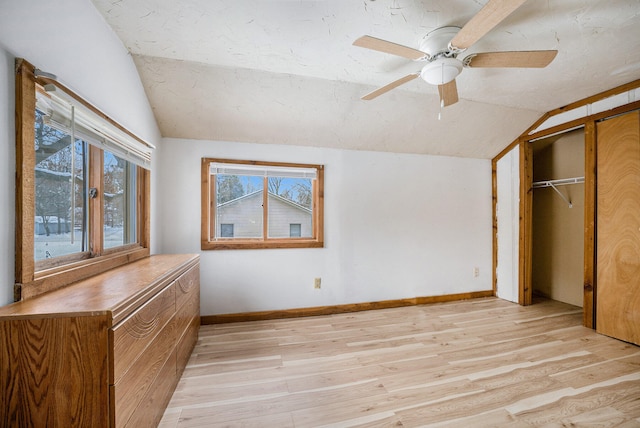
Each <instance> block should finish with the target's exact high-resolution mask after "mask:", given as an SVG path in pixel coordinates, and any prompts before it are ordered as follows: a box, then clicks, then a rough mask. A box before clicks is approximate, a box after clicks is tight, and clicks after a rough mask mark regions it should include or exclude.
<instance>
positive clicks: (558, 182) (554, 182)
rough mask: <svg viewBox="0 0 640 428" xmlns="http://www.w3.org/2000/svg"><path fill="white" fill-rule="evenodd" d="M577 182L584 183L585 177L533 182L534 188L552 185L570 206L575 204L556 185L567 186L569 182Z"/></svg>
mask: <svg viewBox="0 0 640 428" xmlns="http://www.w3.org/2000/svg"><path fill="white" fill-rule="evenodd" d="M577 183H584V177H573V178H561V179H558V180H547V181H536V182H535V183H533V184H532V186H533V188H534V189H538V188H540V187H551V188H552V189H553V190H555V192H556V193H557V194H558V195H559V196H560V197H561V198H562V200H563V201H565V202H566V203H567V204H569V208H573V204H572V203H571V201H570V200H569V199H567V198H566V197H565V196H564V195H563V194H562V192H560V191H559V190H558V189H557V188H556V186H565V185H567V184H577Z"/></svg>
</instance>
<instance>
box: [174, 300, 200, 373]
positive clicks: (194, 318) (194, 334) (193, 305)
mask: <svg viewBox="0 0 640 428" xmlns="http://www.w3.org/2000/svg"><path fill="white" fill-rule="evenodd" d="M176 320H177V325H178V346H176V351H177V359H178V374H179V375H181V374H182V370H183V369H184V366H186V364H187V362H188V361H189V357H190V356H191V351H193V347H194V346H195V344H196V342H197V341H198V330H199V328H200V298H199V293H198V292H197V291H196V292H194V293H192V295H191V299H189V300H188V301H187V302H186V303H185V304H184V305H183V306H182V307H181V308H180V309H179V310H178V312H177V313H176Z"/></svg>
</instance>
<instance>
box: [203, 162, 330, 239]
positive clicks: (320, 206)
mask: <svg viewBox="0 0 640 428" xmlns="http://www.w3.org/2000/svg"><path fill="white" fill-rule="evenodd" d="M212 163H230V164H239V165H255V166H265V167H289V168H313V169H315V170H316V175H317V177H316V179H315V180H314V184H313V189H312V196H313V202H312V213H313V214H312V226H311V229H312V233H311V237H309V238H290V237H286V238H269V237H268V236H267V234H266V233H263V236H262V237H261V238H223V239H214V233H215V218H216V217H215V216H216V202H215V201H216V195H215V186H213V183H212V174H211V173H210V170H211V169H210V168H211V164H212ZM267 197H268V192H264V193H263V214H262V219H263V225H267V224H268V221H269V220H268V219H269V216H268V202H267V203H265V201H266V200H267ZM200 201H201V225H200V230H201V236H200V248H201V249H202V250H236V249H267V248H322V247H324V166H323V165H315V164H302V163H287V162H266V161H254V160H238V159H219V158H202V160H201V194H200ZM263 227H265V228H266V226H263Z"/></svg>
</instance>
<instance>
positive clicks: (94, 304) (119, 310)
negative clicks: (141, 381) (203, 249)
mask: <svg viewBox="0 0 640 428" xmlns="http://www.w3.org/2000/svg"><path fill="white" fill-rule="evenodd" d="M199 258H200V256H199V255H198V254H157V255H152V256H149V257H145V258H144V259H141V260H137V261H135V262H132V263H129V264H126V265H124V266H120V267H117V268H115V269H112V270H109V271H107V272H104V273H101V274H98V275H95V276H93V277H91V278H88V279H84V280H82V281H78V282H76V283H73V284H71V285H69V286H67V287H64V288H61V289H58V290H55V291H52V292H49V293H45V294H42V295H40V296H37V297H34V298H31V299H27V300H24V301H21V302H15V303H11V304H9V305H6V306H3V307H0V320H10V319H25V318H36V317H42V316H47V317H68V316H78V315H98V314H111V321H112V323H113V324H116V323H117V322H119V321H120V320H122V319H123V318H125V317H126V316H127V315H128V314H129V313H131V312H132V311H133V310H134V309H135V308H136V307H138V306H139V305H140V304H141V302H144V301H145V300H146V299H147V297H148V296H149V295H153V294H155V293H156V292H157V291H158V288H160V287H165V286H166V285H168V283H169V282H171V281H173V280H175V279H176V278H177V277H178V276H179V274H180V273H182V272H184V271H186V270H187V269H188V268H190V267H191V266H194V265H196V264H197V263H198V260H199Z"/></svg>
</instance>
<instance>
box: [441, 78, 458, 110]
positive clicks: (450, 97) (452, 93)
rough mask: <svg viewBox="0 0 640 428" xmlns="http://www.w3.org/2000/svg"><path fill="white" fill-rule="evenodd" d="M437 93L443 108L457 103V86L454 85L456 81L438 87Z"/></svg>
mask: <svg viewBox="0 0 640 428" xmlns="http://www.w3.org/2000/svg"><path fill="white" fill-rule="evenodd" d="M438 93H439V94H440V101H441V102H442V105H443V106H444V107H446V106H450V105H451V104H455V103H457V102H458V85H456V79H453V80H452V81H451V82H449V83H445V84H444V85H438Z"/></svg>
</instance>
